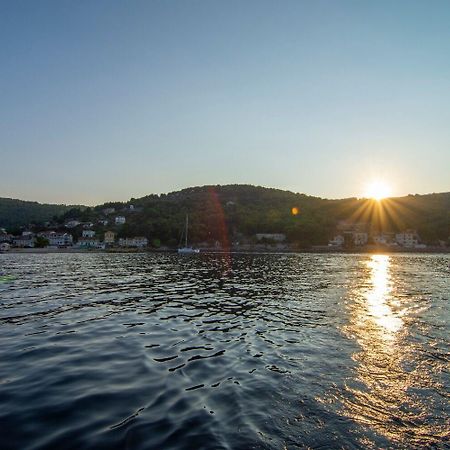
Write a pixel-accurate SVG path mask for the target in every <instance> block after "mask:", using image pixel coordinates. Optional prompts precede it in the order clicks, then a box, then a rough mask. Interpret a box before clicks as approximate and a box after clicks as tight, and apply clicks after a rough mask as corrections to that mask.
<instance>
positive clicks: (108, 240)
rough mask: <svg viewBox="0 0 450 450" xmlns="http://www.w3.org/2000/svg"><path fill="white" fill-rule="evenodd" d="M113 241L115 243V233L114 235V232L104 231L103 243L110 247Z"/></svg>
mask: <svg viewBox="0 0 450 450" xmlns="http://www.w3.org/2000/svg"><path fill="white" fill-rule="evenodd" d="M115 241H116V233H114V231H106V232H105V237H104V239H103V242H104V243H105V244H109V245H111V244H114V242H115Z"/></svg>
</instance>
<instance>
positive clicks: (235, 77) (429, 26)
mask: <svg viewBox="0 0 450 450" xmlns="http://www.w3.org/2000/svg"><path fill="white" fill-rule="evenodd" d="M0 167H1V176H0V196H2V197H14V198H22V199H28V200H38V201H45V202H64V203H85V204H96V203H100V202H104V201H107V200H126V199H129V198H130V197H139V196H142V195H146V194H149V193H160V192H169V191H173V190H177V189H179V188H183V187H188V186H195V185H203V184H227V183H251V184H257V185H263V186H271V187H279V188H282V189H289V190H292V191H295V192H304V193H307V194H311V195H319V196H323V197H329V198H340V197H348V196H361V195H362V191H363V187H364V185H365V184H366V183H367V182H368V180H370V179H372V178H378V177H381V178H384V179H385V180H387V182H388V183H389V184H391V186H392V189H393V194H395V195H404V194H408V193H428V192H442V191H449V190H450V175H449V174H450V1H448V0H443V1H436V0H431V1H425V0H422V1H413V0H406V1H379V0H377V1H360V0H357V1H338V0H336V1H332V0H329V1H320V0H319V1H317V0H314V1H313V0H310V1H300V0H299V1H282V2H279V1H271V2H266V1H241V0H239V1H228V0H227V1H212V0H205V1H195V0H192V1H150V0H148V1H126V2H125V1H113V0H105V1H95V0H77V1H75V0H73V1H64V0H55V1H44V0H40V1H34V0H29V1H21V0H8V1H6V0H0Z"/></svg>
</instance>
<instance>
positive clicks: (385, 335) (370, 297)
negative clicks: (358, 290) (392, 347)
mask: <svg viewBox="0 0 450 450" xmlns="http://www.w3.org/2000/svg"><path fill="white" fill-rule="evenodd" d="M367 265H368V267H369V268H370V269H371V271H372V274H371V284H372V285H371V287H370V289H369V290H368V291H367V292H366V293H365V296H366V299H367V307H368V313H369V314H368V317H369V318H371V320H373V321H374V322H375V323H376V324H377V325H379V329H378V330H377V331H378V333H379V335H380V337H381V338H382V339H385V340H393V339H394V338H395V335H396V333H397V332H398V331H399V330H400V329H401V327H402V325H403V321H402V319H401V315H402V313H401V312H400V313H397V314H394V312H393V310H392V308H391V306H390V305H389V303H388V301H389V300H391V292H392V281H391V279H390V274H389V256H387V255H374V256H372V258H371V260H370V261H369V262H368V264H367ZM397 305H398V303H397Z"/></svg>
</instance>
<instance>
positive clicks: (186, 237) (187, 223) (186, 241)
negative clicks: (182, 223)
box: [184, 214, 189, 247]
mask: <svg viewBox="0 0 450 450" xmlns="http://www.w3.org/2000/svg"><path fill="white" fill-rule="evenodd" d="M188 226H189V218H188V215H187V214H186V236H185V244H184V246H185V247H187V243H188Z"/></svg>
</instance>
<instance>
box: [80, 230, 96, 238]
mask: <svg viewBox="0 0 450 450" xmlns="http://www.w3.org/2000/svg"><path fill="white" fill-rule="evenodd" d="M94 236H95V231H94V230H83V232H82V237H84V238H93V237H94Z"/></svg>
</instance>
